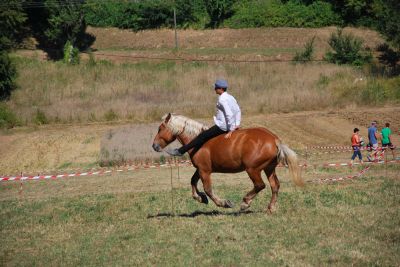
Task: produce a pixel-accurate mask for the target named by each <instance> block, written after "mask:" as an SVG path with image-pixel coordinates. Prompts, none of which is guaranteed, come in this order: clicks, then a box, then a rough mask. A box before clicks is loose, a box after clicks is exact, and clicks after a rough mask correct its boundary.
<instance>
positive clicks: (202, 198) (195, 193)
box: [190, 170, 208, 204]
mask: <svg viewBox="0 0 400 267" xmlns="http://www.w3.org/2000/svg"><path fill="white" fill-rule="evenodd" d="M199 179H200V174H199V170H196V172H195V173H194V174H193V176H192V179H191V181H190V183H191V185H192V197H193V198H194V199H195V200H197V201H198V202H200V203H204V204H208V198H207V195H206V194H205V193H204V192H200V191H199V190H198V189H197V183H198V181H199Z"/></svg>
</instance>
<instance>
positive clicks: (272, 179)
mask: <svg viewBox="0 0 400 267" xmlns="http://www.w3.org/2000/svg"><path fill="white" fill-rule="evenodd" d="M275 167H276V166H270V167H267V168H266V169H265V170H264V172H265V174H266V175H267V177H268V181H269V185H270V186H271V191H272V196H271V201H270V202H269V205H268V209H267V211H268V212H270V213H272V212H273V211H275V205H276V201H277V199H278V192H279V187H280V183H279V180H278V176H276V172H275Z"/></svg>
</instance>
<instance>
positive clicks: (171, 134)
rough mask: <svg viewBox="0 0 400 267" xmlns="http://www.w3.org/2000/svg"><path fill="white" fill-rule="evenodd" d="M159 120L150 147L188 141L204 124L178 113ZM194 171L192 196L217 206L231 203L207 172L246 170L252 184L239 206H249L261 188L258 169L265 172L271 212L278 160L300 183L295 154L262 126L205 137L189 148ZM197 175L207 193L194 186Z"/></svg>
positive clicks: (274, 200)
mask: <svg viewBox="0 0 400 267" xmlns="http://www.w3.org/2000/svg"><path fill="white" fill-rule="evenodd" d="M162 120H163V122H162V123H161V125H160V126H159V128H158V133H157V135H156V136H155V138H154V141H153V149H154V150H155V151H157V152H161V151H162V149H163V148H165V147H166V146H167V145H168V144H170V143H172V142H173V141H174V140H175V139H177V140H178V141H179V142H180V143H181V144H187V143H189V142H190V141H191V140H192V139H193V138H194V137H196V136H197V135H198V134H199V133H200V132H202V131H204V130H205V129H207V126H205V125H203V124H201V123H199V122H197V121H194V120H192V119H189V118H187V117H184V116H181V115H174V114H171V113H169V114H168V115H165V116H164V117H163V118H162ZM189 155H190V158H191V160H192V163H193V166H194V167H195V168H196V172H195V173H194V174H193V176H192V179H191V185H192V196H193V198H194V199H195V200H197V201H199V202H200V203H206V204H207V203H208V199H207V196H208V197H210V198H211V199H212V200H213V201H214V203H215V204H216V205H217V206H218V207H224V208H232V207H233V204H232V203H231V202H230V201H229V200H226V199H221V198H219V197H218V196H217V195H216V194H215V193H214V192H213V190H212V186H211V173H213V172H219V173H237V172H242V171H246V172H247V173H248V175H249V177H250V179H251V180H252V182H253V184H254V187H253V189H252V190H250V191H249V192H248V193H247V194H246V195H245V196H244V198H243V202H242V203H241V205H240V209H241V210H246V209H247V208H249V207H250V203H251V201H252V200H253V199H254V197H255V196H256V195H257V193H258V192H260V191H261V190H263V189H264V188H265V183H264V181H263V180H262V177H261V171H264V172H265V174H266V175H267V178H268V181H269V184H270V186H271V190H272V197H271V201H270V203H269V205H268V209H267V211H269V212H272V211H273V210H274V208H275V204H276V201H277V197H278V191H279V187H280V184H279V180H278V177H277V176H276V172H275V168H276V166H277V165H278V164H279V163H282V164H284V165H287V166H288V167H289V171H290V174H291V177H292V181H293V182H294V183H295V184H296V185H299V186H302V185H303V184H304V182H303V180H302V178H301V177H300V172H299V166H298V164H297V156H296V154H295V152H293V151H292V150H291V149H290V148H288V147H287V146H286V145H284V144H282V143H281V141H280V140H279V138H278V137H277V136H276V135H275V134H273V133H271V132H270V131H268V130H267V129H266V128H261V127H260V128H249V129H241V130H236V131H234V132H233V134H232V136H231V137H230V138H225V137H224V134H223V135H220V136H217V137H215V138H213V139H211V140H209V141H207V142H206V143H205V144H204V145H203V146H202V147H201V148H199V149H197V150H196V148H194V149H192V150H190V151H189ZM199 179H201V181H202V182H203V188H204V191H205V192H206V194H207V196H206V195H205V194H204V193H203V192H200V191H199V190H198V189H197V182H198V181H199Z"/></svg>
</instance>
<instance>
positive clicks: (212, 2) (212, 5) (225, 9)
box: [204, 0, 235, 28]
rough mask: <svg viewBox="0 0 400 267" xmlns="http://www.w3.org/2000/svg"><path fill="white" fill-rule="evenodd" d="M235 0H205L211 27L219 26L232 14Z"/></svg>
mask: <svg viewBox="0 0 400 267" xmlns="http://www.w3.org/2000/svg"><path fill="white" fill-rule="evenodd" d="M234 3H235V0H204V5H205V7H206V10H207V14H208V15H209V17H210V23H209V25H208V26H209V27H211V28H218V26H219V25H220V24H221V23H222V22H223V21H224V19H226V18H228V17H229V16H231V15H232V12H233V10H232V6H233V4H234Z"/></svg>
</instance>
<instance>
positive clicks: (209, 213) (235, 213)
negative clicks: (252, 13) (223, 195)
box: [147, 210, 261, 219]
mask: <svg viewBox="0 0 400 267" xmlns="http://www.w3.org/2000/svg"><path fill="white" fill-rule="evenodd" d="M253 213H261V211H250V210H247V211H231V212H222V211H218V210H213V211H198V210H197V211H194V212H192V213H181V214H173V213H169V212H166V213H158V214H156V215H148V216H147V219H153V218H163V217H167V218H172V217H183V218H195V217H197V216H202V215H203V216H242V215H247V214H253Z"/></svg>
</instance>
